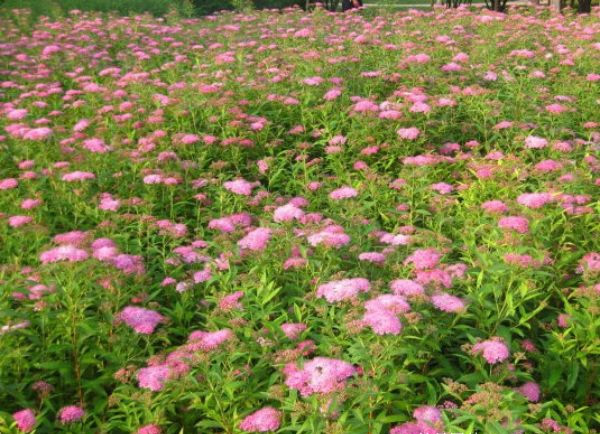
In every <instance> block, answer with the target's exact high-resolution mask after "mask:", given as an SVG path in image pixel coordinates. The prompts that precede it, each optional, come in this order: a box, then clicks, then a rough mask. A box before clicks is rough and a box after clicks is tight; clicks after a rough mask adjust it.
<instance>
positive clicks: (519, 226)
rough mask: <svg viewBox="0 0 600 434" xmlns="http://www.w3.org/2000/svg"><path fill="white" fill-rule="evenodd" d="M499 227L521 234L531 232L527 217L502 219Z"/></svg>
mask: <svg viewBox="0 0 600 434" xmlns="http://www.w3.org/2000/svg"><path fill="white" fill-rule="evenodd" d="M498 227H500V228H502V229H512V230H513V231H515V232H518V233H520V234H526V233H527V232H529V221H528V220H527V219H526V218H525V217H519V216H509V217H502V218H501V219H500V221H499V222H498Z"/></svg>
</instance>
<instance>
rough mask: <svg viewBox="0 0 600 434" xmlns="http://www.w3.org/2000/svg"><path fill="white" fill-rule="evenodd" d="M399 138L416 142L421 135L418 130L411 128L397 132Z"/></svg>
mask: <svg viewBox="0 0 600 434" xmlns="http://www.w3.org/2000/svg"><path fill="white" fill-rule="evenodd" d="M396 133H397V134H398V136H399V137H400V138H401V139H404V140H415V139H416V138H418V137H419V135H420V134H421V131H419V129H418V128H415V127H410V128H400V129H399V130H398V131H396Z"/></svg>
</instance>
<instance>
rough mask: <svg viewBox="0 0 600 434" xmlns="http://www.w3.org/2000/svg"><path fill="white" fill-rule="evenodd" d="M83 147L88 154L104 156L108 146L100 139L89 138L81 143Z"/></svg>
mask: <svg viewBox="0 0 600 434" xmlns="http://www.w3.org/2000/svg"><path fill="white" fill-rule="evenodd" d="M83 147H84V148H85V149H87V150H88V151H90V152H95V153H97V154H104V153H106V152H108V151H109V148H108V146H106V143H104V141H103V140H102V139H97V138H91V139H86V140H84V141H83Z"/></svg>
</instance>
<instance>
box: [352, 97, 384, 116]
mask: <svg viewBox="0 0 600 434" xmlns="http://www.w3.org/2000/svg"><path fill="white" fill-rule="evenodd" d="M352 111H354V112H357V113H370V112H378V111H379V106H378V105H377V104H375V103H374V102H372V101H369V100H367V99H365V100H361V101H359V102H357V103H356V104H354V106H353V107H352Z"/></svg>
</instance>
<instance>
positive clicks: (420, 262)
mask: <svg viewBox="0 0 600 434" xmlns="http://www.w3.org/2000/svg"><path fill="white" fill-rule="evenodd" d="M441 258H442V254H441V253H439V252H438V251H437V250H435V249H418V250H415V251H414V252H413V253H412V254H411V255H410V256H408V257H407V258H406V259H405V260H404V264H405V265H408V264H411V265H412V266H413V267H415V269H416V270H426V269H430V268H434V267H435V266H436V265H437V264H438V263H439V262H440V259H441Z"/></svg>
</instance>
